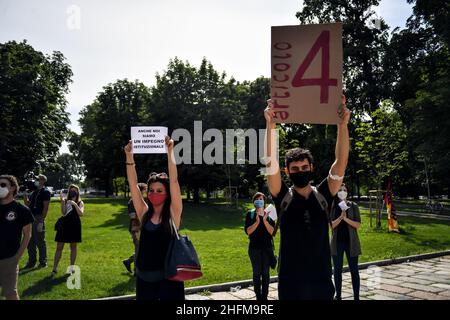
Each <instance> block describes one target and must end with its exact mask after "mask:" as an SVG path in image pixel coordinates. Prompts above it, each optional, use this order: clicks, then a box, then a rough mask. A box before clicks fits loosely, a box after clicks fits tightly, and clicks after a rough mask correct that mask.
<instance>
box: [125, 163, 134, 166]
mask: <svg viewBox="0 0 450 320" xmlns="http://www.w3.org/2000/svg"><path fill="white" fill-rule="evenodd" d="M125 164H126V165H127V166H134V165H135V164H136V163H134V162H125Z"/></svg>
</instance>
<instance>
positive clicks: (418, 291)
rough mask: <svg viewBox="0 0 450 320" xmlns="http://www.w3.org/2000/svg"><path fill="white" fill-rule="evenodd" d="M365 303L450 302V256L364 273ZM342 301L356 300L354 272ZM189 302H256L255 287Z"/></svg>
mask: <svg viewBox="0 0 450 320" xmlns="http://www.w3.org/2000/svg"><path fill="white" fill-rule="evenodd" d="M360 277H361V290H360V297H361V300H450V255H447V256H443V257H439V258H434V259H428V260H420V261H414V262H407V263H400V264H392V265H389V266H384V267H370V268H369V269H365V270H360ZM342 279H343V284H342V298H343V299H344V300H351V299H352V297H353V293H352V285H351V280H350V273H349V272H346V273H344V274H343V275H342ZM186 299H187V300H254V299H255V294H254V292H253V288H252V287H249V288H243V289H241V290H237V291H234V292H231V291H227V292H212V293H203V294H198V293H197V294H190V295H186ZM276 299H278V291H277V283H276V282H275V283H271V284H270V287H269V300H276Z"/></svg>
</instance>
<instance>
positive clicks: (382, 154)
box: [355, 101, 408, 189]
mask: <svg viewBox="0 0 450 320" xmlns="http://www.w3.org/2000/svg"><path fill="white" fill-rule="evenodd" d="M367 118H368V119H367V120H366V121H362V122H361V123H360V125H359V127H358V128H356V134H357V137H356V144H355V145H356V149H355V153H356V155H357V157H358V159H359V160H360V161H361V169H360V171H358V172H357V173H358V174H362V173H364V177H365V179H366V181H365V182H366V183H367V185H368V186H372V187H374V188H377V189H383V187H384V186H383V182H384V181H386V180H387V179H390V180H392V181H393V182H394V186H395V182H397V181H400V180H401V178H400V175H399V173H400V172H401V170H402V169H403V168H404V167H405V166H406V165H407V161H408V152H407V150H406V148H405V146H406V138H407V134H406V130H405V126H404V124H403V122H402V121H401V118H400V115H399V114H398V112H397V111H396V110H395V109H394V108H393V103H392V101H383V103H382V105H381V106H380V108H378V109H377V110H375V111H374V112H372V114H371V115H370V117H367Z"/></svg>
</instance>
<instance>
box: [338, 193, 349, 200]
mask: <svg viewBox="0 0 450 320" xmlns="http://www.w3.org/2000/svg"><path fill="white" fill-rule="evenodd" d="M338 197H339V199H341V200H344V199H346V198H347V191H339V192H338Z"/></svg>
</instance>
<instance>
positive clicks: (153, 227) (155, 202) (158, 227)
mask: <svg viewBox="0 0 450 320" xmlns="http://www.w3.org/2000/svg"><path fill="white" fill-rule="evenodd" d="M165 144H166V148H167V158H168V169H169V174H168V175H167V174H165V173H160V174H151V175H150V177H149V179H148V181H147V190H148V193H147V198H148V200H149V202H148V204H147V203H146V201H145V200H144V198H143V196H142V193H141V191H140V190H139V188H138V179H137V174H136V168H135V162H134V156H133V151H132V150H133V148H132V147H133V146H132V141H131V140H130V141H129V143H128V144H127V145H126V146H125V148H124V149H125V154H126V165H127V178H128V183H129V186H130V191H131V197H132V200H133V204H134V208H135V210H136V215H137V217H138V218H139V220H140V221H141V225H142V228H141V235H140V240H139V249H138V253H137V259H136V275H137V277H136V279H137V280H136V299H137V300H184V283H183V282H181V281H170V280H167V279H165V277H164V262H165V257H166V255H167V252H168V250H169V244H170V240H171V237H172V235H171V234H172V233H171V226H170V223H171V219H173V222H174V223H175V226H176V228H177V229H179V228H180V223H181V213H182V209H183V203H182V200H181V190H180V186H179V184H178V173H177V167H176V163H175V157H174V154H173V145H174V142H173V140H172V139H170V138H169V137H167V136H166V139H165Z"/></svg>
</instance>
